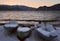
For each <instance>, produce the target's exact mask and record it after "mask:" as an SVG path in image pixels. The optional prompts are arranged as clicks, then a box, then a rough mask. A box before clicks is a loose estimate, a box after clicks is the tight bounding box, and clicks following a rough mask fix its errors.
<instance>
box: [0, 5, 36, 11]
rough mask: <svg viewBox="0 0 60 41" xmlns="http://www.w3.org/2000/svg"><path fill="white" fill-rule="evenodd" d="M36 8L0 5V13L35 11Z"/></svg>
mask: <svg viewBox="0 0 60 41" xmlns="http://www.w3.org/2000/svg"><path fill="white" fill-rule="evenodd" d="M35 10H36V8H32V7H27V6H22V5H20V6H19V5H14V6H9V5H0V11H35Z"/></svg>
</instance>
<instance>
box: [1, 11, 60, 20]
mask: <svg viewBox="0 0 60 41" xmlns="http://www.w3.org/2000/svg"><path fill="white" fill-rule="evenodd" d="M0 19H19V20H24V19H25V20H50V19H60V11H0Z"/></svg>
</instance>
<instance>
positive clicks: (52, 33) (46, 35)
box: [35, 22, 57, 40]
mask: <svg viewBox="0 0 60 41" xmlns="http://www.w3.org/2000/svg"><path fill="white" fill-rule="evenodd" d="M37 27H38V26H37ZM35 30H36V31H37V33H38V34H39V36H41V37H42V38H43V39H45V40H52V39H54V38H56V37H57V33H56V30H55V29H54V27H53V25H51V24H47V23H44V22H42V23H41V24H40V27H39V28H36V29H35Z"/></svg>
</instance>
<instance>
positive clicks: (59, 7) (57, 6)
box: [36, 4, 60, 11]
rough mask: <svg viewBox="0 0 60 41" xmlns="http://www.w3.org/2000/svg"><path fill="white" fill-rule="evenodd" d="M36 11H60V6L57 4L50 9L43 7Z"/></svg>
mask: <svg viewBox="0 0 60 41" xmlns="http://www.w3.org/2000/svg"><path fill="white" fill-rule="evenodd" d="M36 11H60V4H56V5H53V6H50V7H47V6H42V7H39V8H37V9H36Z"/></svg>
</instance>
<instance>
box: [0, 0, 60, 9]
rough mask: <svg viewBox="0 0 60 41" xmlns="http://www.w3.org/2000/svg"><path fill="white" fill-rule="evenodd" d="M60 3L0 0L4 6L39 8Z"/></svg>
mask: <svg viewBox="0 0 60 41" xmlns="http://www.w3.org/2000/svg"><path fill="white" fill-rule="evenodd" d="M58 3H60V0H0V4H3V5H25V6H29V7H35V8H38V7H39V6H52V5H54V4H58Z"/></svg>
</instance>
